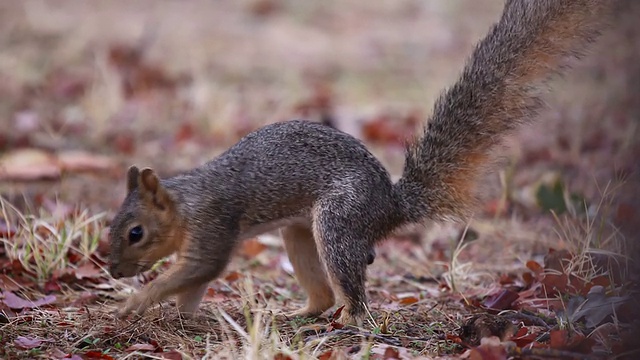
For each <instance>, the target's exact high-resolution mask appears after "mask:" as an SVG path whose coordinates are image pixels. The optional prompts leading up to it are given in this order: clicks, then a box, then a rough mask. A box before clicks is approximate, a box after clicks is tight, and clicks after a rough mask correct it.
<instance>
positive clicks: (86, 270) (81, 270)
mask: <svg viewBox="0 0 640 360" xmlns="http://www.w3.org/2000/svg"><path fill="white" fill-rule="evenodd" d="M75 273H76V278H77V279H79V280H80V279H86V278H96V277H100V276H102V275H103V272H102V270H101V269H99V268H98V267H97V266H95V265H94V264H92V263H86V264H83V265H80V266H78V268H76V270H75Z"/></svg>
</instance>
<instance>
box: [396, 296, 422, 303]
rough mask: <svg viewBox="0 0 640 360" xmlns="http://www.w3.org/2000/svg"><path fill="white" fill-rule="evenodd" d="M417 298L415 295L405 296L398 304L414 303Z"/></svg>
mask: <svg viewBox="0 0 640 360" xmlns="http://www.w3.org/2000/svg"><path fill="white" fill-rule="evenodd" d="M418 301H419V300H418V298H417V297H415V296H407V297H404V298H402V299H400V301H399V302H398V303H399V304H400V305H411V304H415V303H417V302H418Z"/></svg>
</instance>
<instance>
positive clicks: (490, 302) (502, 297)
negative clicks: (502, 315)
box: [482, 289, 519, 310]
mask: <svg viewBox="0 0 640 360" xmlns="http://www.w3.org/2000/svg"><path fill="white" fill-rule="evenodd" d="M518 297H519V295H518V293H517V292H515V291H513V290H509V289H503V290H502V291H500V292H498V293H496V294H493V295H490V296H488V297H486V298H485V299H484V300H483V301H482V304H483V305H484V306H486V307H488V308H489V309H494V310H508V309H511V307H512V305H513V302H514V301H516V300H518Z"/></svg>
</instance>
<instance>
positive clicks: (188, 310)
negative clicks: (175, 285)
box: [176, 282, 209, 318]
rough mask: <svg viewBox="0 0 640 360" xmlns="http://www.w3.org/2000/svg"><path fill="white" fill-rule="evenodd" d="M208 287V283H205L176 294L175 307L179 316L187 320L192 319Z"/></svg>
mask: <svg viewBox="0 0 640 360" xmlns="http://www.w3.org/2000/svg"><path fill="white" fill-rule="evenodd" d="M208 286H209V283H208V282H206V283H204V284H201V285H195V286H192V287H190V288H188V289H186V290H184V291H183V292H181V293H179V294H178V296H177V297H176V307H177V308H178V311H179V312H180V315H182V316H184V317H187V318H190V317H193V315H194V314H195V312H196V311H197V310H198V305H200V302H201V301H202V297H203V296H204V293H205V292H206V291H207V287H208Z"/></svg>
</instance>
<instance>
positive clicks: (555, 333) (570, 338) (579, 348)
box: [550, 330, 595, 354]
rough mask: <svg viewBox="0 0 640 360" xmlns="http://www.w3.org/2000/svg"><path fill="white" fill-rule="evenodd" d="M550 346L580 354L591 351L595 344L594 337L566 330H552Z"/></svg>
mask: <svg viewBox="0 0 640 360" xmlns="http://www.w3.org/2000/svg"><path fill="white" fill-rule="evenodd" d="M550 335H551V341H550V347H551V348H552V349H556V350H567V351H574V352H579V353H582V354H589V353H591V348H592V347H593V345H594V344H595V340H594V339H590V338H586V337H585V336H584V335H582V334H579V333H573V334H569V332H568V331H567V330H552V331H551V333H550Z"/></svg>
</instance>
